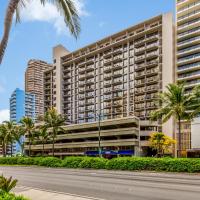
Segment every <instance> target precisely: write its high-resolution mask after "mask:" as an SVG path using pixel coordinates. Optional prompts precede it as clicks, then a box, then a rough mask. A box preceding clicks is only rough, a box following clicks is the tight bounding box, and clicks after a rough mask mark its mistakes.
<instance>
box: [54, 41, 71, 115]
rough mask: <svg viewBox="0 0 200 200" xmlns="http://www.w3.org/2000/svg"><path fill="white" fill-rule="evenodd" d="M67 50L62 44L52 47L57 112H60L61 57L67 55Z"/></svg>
mask: <svg viewBox="0 0 200 200" xmlns="http://www.w3.org/2000/svg"><path fill="white" fill-rule="evenodd" d="M68 53H69V51H68V50H67V49H65V47H63V46H62V45H58V46H55V47H54V48H53V61H54V66H55V67H56V78H55V84H56V101H55V103H56V109H57V111H58V113H62V91H61V90H62V88H61V87H62V84H61V82H62V68H61V57H63V56H65V55H67V54H68Z"/></svg>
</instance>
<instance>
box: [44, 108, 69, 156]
mask: <svg viewBox="0 0 200 200" xmlns="http://www.w3.org/2000/svg"><path fill="white" fill-rule="evenodd" d="M65 121H66V119H65V118H64V117H63V116H62V115H61V114H58V112H57V110H56V109H55V108H50V109H49V110H48V111H47V112H46V113H45V115H44V122H45V127H46V128H48V129H51V131H50V137H51V138H52V154H53V156H54V144H55V139H56V137H57V134H58V132H59V131H64V130H63V128H62V127H61V126H63V125H64V124H65Z"/></svg>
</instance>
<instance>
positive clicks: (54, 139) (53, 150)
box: [52, 136, 55, 157]
mask: <svg viewBox="0 0 200 200" xmlns="http://www.w3.org/2000/svg"><path fill="white" fill-rule="evenodd" d="M54 142H55V137H54V136H53V149H52V150H53V152H52V153H53V157H54Z"/></svg>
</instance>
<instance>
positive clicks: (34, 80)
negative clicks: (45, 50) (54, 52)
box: [25, 60, 52, 119]
mask: <svg viewBox="0 0 200 200" xmlns="http://www.w3.org/2000/svg"><path fill="white" fill-rule="evenodd" d="M51 67H52V65H50V64H48V63H46V62H44V61H41V60H30V61H29V62H28V67H27V69H26V72H25V91H26V92H28V93H31V94H34V95H35V116H36V119H37V117H38V116H42V115H43V114H44V92H43V91H44V81H43V80H44V71H45V70H47V69H51Z"/></svg>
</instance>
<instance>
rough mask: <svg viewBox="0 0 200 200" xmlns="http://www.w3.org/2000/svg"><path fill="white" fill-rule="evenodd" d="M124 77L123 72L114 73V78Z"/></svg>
mask: <svg viewBox="0 0 200 200" xmlns="http://www.w3.org/2000/svg"><path fill="white" fill-rule="evenodd" d="M122 75H123V73H122V72H120V71H116V72H114V73H113V78H116V77H121V76H122Z"/></svg>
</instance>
